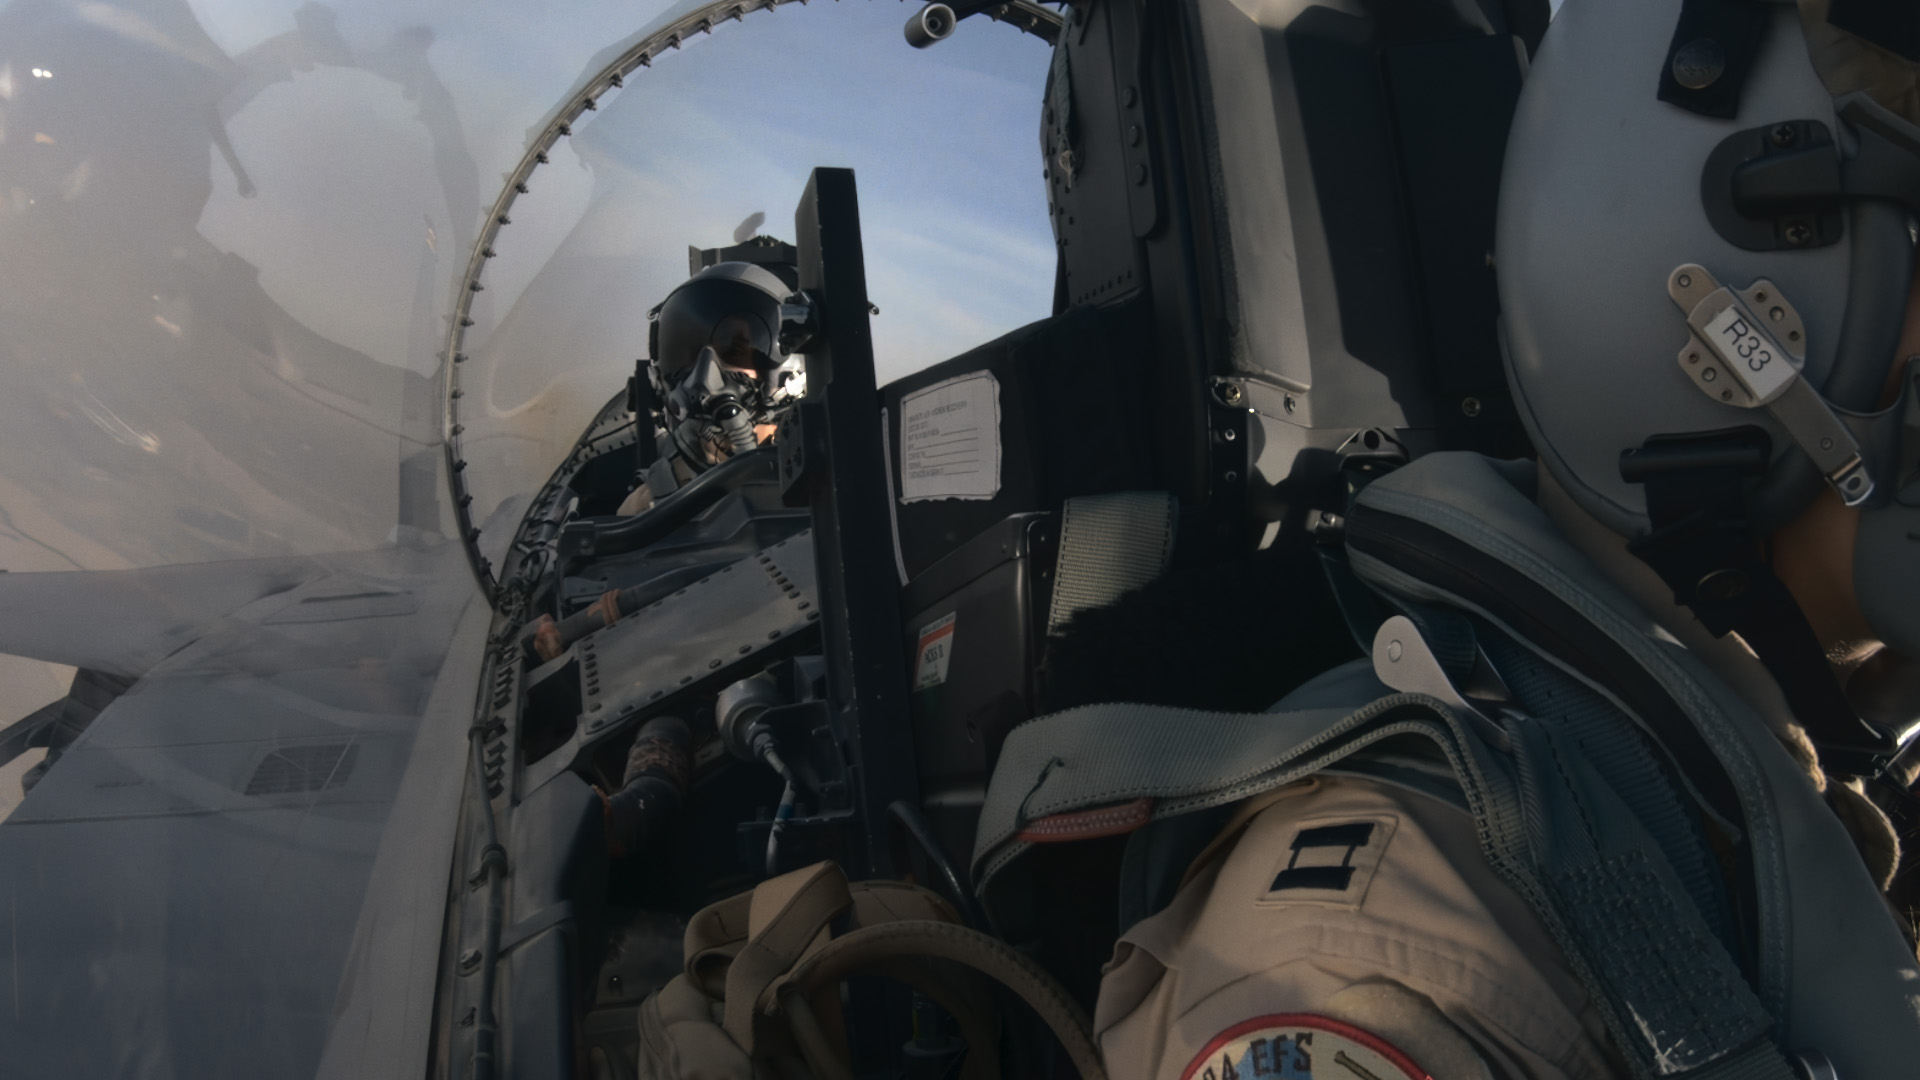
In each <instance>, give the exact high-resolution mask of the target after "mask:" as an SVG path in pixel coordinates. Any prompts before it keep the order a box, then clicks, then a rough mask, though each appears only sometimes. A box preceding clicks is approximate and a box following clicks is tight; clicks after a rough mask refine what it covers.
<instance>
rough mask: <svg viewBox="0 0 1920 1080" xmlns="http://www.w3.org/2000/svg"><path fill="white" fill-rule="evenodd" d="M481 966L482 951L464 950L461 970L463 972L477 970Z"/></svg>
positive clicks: (461, 952)
mask: <svg viewBox="0 0 1920 1080" xmlns="http://www.w3.org/2000/svg"><path fill="white" fill-rule="evenodd" d="M479 966H480V950H479V949H477V948H470V949H462V950H461V951H460V970H461V971H472V970H473V969H474V968H477V967H479Z"/></svg>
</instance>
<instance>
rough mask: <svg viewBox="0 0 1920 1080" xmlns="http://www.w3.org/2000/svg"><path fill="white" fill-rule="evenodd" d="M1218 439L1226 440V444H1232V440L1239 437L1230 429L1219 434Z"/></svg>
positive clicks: (1237, 433) (1238, 434)
mask: <svg viewBox="0 0 1920 1080" xmlns="http://www.w3.org/2000/svg"><path fill="white" fill-rule="evenodd" d="M1220 437H1221V438H1223V439H1225V440H1227V441H1228V442H1232V441H1233V440H1235V439H1237V438H1239V437H1240V433H1239V432H1237V431H1235V430H1233V429H1232V428H1228V429H1227V430H1225V431H1223V432H1221V433H1220Z"/></svg>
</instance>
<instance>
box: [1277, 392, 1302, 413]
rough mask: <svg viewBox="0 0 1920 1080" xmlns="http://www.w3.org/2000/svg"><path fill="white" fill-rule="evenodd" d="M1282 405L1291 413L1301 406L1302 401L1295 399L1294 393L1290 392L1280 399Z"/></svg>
mask: <svg viewBox="0 0 1920 1080" xmlns="http://www.w3.org/2000/svg"><path fill="white" fill-rule="evenodd" d="M1280 405H1281V407H1282V408H1284V409H1286V411H1287V412H1288V413H1289V414H1291V413H1292V412H1293V411H1294V410H1295V409H1298V408H1299V407H1300V403H1299V402H1298V401H1296V400H1294V397H1293V395H1292V394H1288V395H1287V396H1286V397H1284V398H1282V399H1281V400H1280Z"/></svg>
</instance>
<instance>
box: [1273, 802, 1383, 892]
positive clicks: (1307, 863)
mask: <svg viewBox="0 0 1920 1080" xmlns="http://www.w3.org/2000/svg"><path fill="white" fill-rule="evenodd" d="M1398 824H1399V819H1398V818H1395V817H1394V816H1392V815H1391V814H1377V815H1369V816H1366V817H1339V818H1310V819H1308V820H1306V821H1301V822H1298V823H1296V824H1295V825H1294V826H1293V827H1292V828H1293V835H1292V839H1291V840H1290V841H1289V842H1288V843H1287V845H1286V846H1285V847H1283V848H1281V849H1280V850H1279V852H1278V853H1277V857H1276V859H1275V861H1274V866H1273V871H1272V873H1270V874H1268V875H1267V876H1266V877H1265V878H1263V879H1261V885H1262V887H1263V889H1264V891H1263V892H1262V893H1261V894H1260V900H1259V902H1260V904H1261V905H1263V906H1271V905H1276V904H1316V905H1320V906H1325V907H1345V908H1356V909H1357V908H1358V907H1359V906H1360V902H1361V901H1362V900H1364V899H1366V896H1367V886H1368V885H1370V884H1372V882H1373V874H1374V871H1376V870H1378V869H1379V868H1380V862H1381V860H1382V859H1384V858H1386V854H1387V842H1388V841H1389V840H1391V839H1393V831H1394V827H1395V826H1396V825H1398Z"/></svg>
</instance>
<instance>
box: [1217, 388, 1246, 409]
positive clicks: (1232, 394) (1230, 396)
mask: <svg viewBox="0 0 1920 1080" xmlns="http://www.w3.org/2000/svg"><path fill="white" fill-rule="evenodd" d="M1245 396H1246V395H1245V394H1244V393H1242V392H1241V390H1240V388H1239V387H1238V386H1235V385H1234V384H1232V383H1228V384H1227V385H1225V386H1223V387H1221V388H1220V400H1221V401H1224V402H1226V403H1227V404H1229V405H1238V404H1240V399H1241V398H1243V397H1245Z"/></svg>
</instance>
